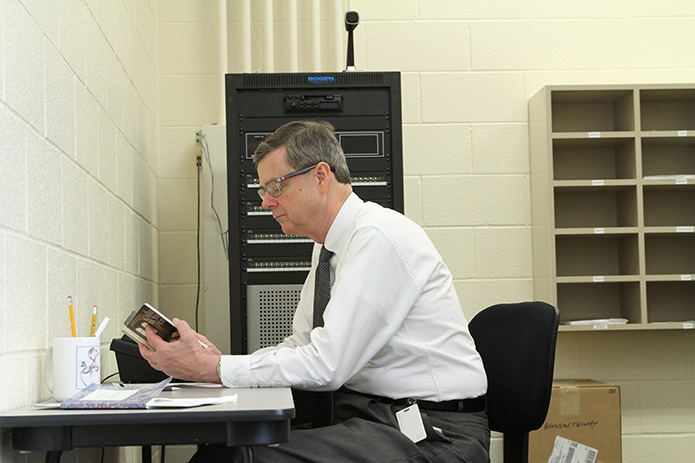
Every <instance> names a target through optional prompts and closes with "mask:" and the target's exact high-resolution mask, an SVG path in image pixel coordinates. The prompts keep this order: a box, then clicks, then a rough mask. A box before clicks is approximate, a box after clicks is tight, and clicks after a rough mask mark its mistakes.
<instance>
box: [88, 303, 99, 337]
mask: <svg viewBox="0 0 695 463" xmlns="http://www.w3.org/2000/svg"><path fill="white" fill-rule="evenodd" d="M96 326H97V306H96V305H95V306H94V309H92V327H91V328H90V329H89V337H90V338H91V337H93V336H94V329H95V328H96Z"/></svg>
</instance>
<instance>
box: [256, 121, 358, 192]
mask: <svg viewBox="0 0 695 463" xmlns="http://www.w3.org/2000/svg"><path fill="white" fill-rule="evenodd" d="M334 131H335V128H334V127H333V126H332V125H331V124H329V123H328V122H325V121H292V122H288V123H287V124H285V125H283V126H282V127H280V128H279V129H277V130H276V131H275V132H274V133H273V134H272V135H271V136H270V137H268V138H267V139H266V140H265V141H263V142H261V144H259V145H258V148H256V151H255V152H254V153H253V162H254V164H255V165H256V166H258V163H259V162H260V161H261V159H263V157H264V156H265V155H266V154H268V153H270V152H271V151H274V150H276V149H278V148H280V147H281V146H284V147H285V149H286V150H287V162H288V163H289V165H290V166H292V167H294V168H295V169H303V168H304V167H309V166H311V165H313V164H318V163H319V162H322V161H323V162H325V163H327V164H328V165H329V166H331V170H332V171H333V172H334V173H335V177H336V179H337V180H338V182H340V183H350V170H349V169H348V166H347V161H346V160H345V153H343V147H342V146H340V143H339V142H338V140H337V139H336V138H335V135H334V134H333V132H334Z"/></svg>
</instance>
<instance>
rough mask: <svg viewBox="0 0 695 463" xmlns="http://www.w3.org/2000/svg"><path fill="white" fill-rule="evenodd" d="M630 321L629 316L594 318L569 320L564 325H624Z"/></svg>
mask: <svg viewBox="0 0 695 463" xmlns="http://www.w3.org/2000/svg"><path fill="white" fill-rule="evenodd" d="M627 322H628V319H627V318H594V319H591V320H567V321H563V322H562V324H563V325H624V324H626V323H627Z"/></svg>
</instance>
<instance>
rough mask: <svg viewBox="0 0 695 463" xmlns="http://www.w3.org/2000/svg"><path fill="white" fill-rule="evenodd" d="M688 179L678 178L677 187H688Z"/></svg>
mask: <svg viewBox="0 0 695 463" xmlns="http://www.w3.org/2000/svg"><path fill="white" fill-rule="evenodd" d="M687 183H688V179H687V178H685V177H678V178H676V185H687Z"/></svg>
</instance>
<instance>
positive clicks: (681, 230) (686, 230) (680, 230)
mask: <svg viewBox="0 0 695 463" xmlns="http://www.w3.org/2000/svg"><path fill="white" fill-rule="evenodd" d="M693 231H695V228H693V227H676V233H692V232H693Z"/></svg>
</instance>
